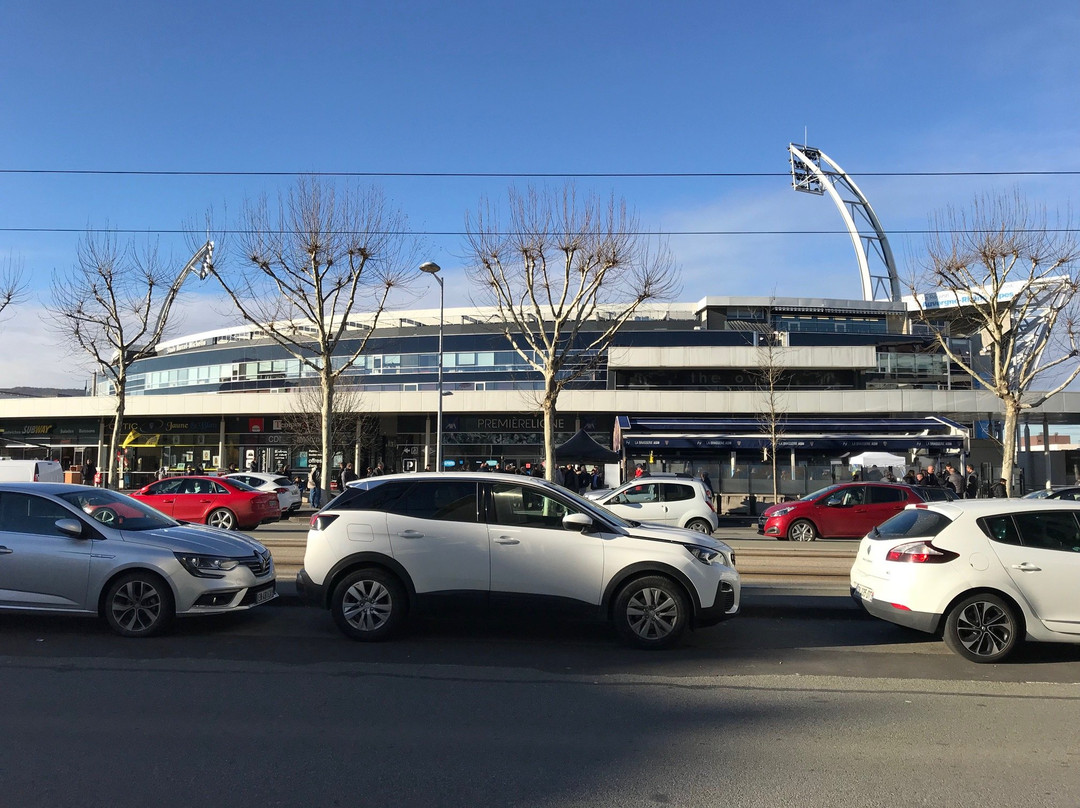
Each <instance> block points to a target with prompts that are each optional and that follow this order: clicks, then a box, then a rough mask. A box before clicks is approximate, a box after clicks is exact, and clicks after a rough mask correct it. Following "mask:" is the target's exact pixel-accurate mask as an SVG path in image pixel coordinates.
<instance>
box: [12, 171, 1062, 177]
mask: <svg viewBox="0 0 1080 808" xmlns="http://www.w3.org/2000/svg"><path fill="white" fill-rule="evenodd" d="M847 173H848V174H851V175H858V176H860V177H1074V176H1080V170H1075V171H1073V170H1050V171H1041V170H1029V169H1025V170H1021V171H848V172H847ZM0 174H9V175H11V174H31V175H42V174H50V175H57V176H105V177H108V176H126V177H343V178H348V177H357V178H359V177H395V178H398V177H404V178H409V177H412V178H429V179H430V178H446V179H458V178H461V179H515V178H519V179H686V178H703V179H714V178H732V179H744V178H755V177H769V178H772V177H789V176H791V174H790V172H787V171H535V172H529V171H180V170H165V169H130V170H129V169H98V168H0Z"/></svg>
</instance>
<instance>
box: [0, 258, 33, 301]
mask: <svg viewBox="0 0 1080 808" xmlns="http://www.w3.org/2000/svg"><path fill="white" fill-rule="evenodd" d="M26 288H27V285H26V278H25V276H24V274H23V264H22V260H21V259H16V258H15V257H14V256H13V255H9V256H8V257H7V259H6V260H5V261H4V264H3V267H2V268H0V316H2V315H3V314H4V312H6V311H7V310H8V308H9V307H11V306H14V305H16V304H17V303H21V302H22V301H23V300H25V299H26Z"/></svg>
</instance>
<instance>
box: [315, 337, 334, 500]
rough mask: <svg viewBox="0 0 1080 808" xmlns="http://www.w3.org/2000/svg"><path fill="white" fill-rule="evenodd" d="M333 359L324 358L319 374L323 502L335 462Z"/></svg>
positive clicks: (321, 495)
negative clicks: (332, 435) (328, 478)
mask: <svg viewBox="0 0 1080 808" xmlns="http://www.w3.org/2000/svg"><path fill="white" fill-rule="evenodd" d="M330 361H331V358H330V356H329V355H324V356H323V365H322V370H321V371H320V373H319V383H320V386H321V387H322V403H321V408H320V411H319V415H320V419H321V421H322V424H321V428H320V431H321V433H322V460H321V461H320V462H319V468H320V469H321V470H322V474H321V475H320V477H321V479H320V480H318V485H319V490H320V491H321V492H322V493H321V494H320V499H321V501H322V502H324V503H325V502H327V501H328V500H329V498H330V495H329V488H330V486H329V484H328V483H327V476H326V474H327V472H330V473H331V474H333V467H332V465H331V464H332V463H333V462H334V455H333V447H332V445H331V437H330V431H331V430H330V423H331V419H332V418H333V417H334V375H333V368H332V366H331V364H330Z"/></svg>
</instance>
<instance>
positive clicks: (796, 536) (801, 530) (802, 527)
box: [787, 519, 818, 541]
mask: <svg viewBox="0 0 1080 808" xmlns="http://www.w3.org/2000/svg"><path fill="white" fill-rule="evenodd" d="M787 537H788V538H789V539H790V540H791V541H814V540H815V539H816V538H817V537H818V532H817V528H815V527H814V523H813V522H811V521H810V520H809V519H796V520H795V521H794V522H792V523H791V525H790V526H789V527H788V530H787Z"/></svg>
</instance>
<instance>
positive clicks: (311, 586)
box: [296, 570, 326, 609]
mask: <svg viewBox="0 0 1080 808" xmlns="http://www.w3.org/2000/svg"><path fill="white" fill-rule="evenodd" d="M296 594H297V595H299V597H300V600H302V601H303V602H304V603H306V604H307V605H308V606H318V607H320V608H323V609H325V608H326V588H325V587H323V586H320V585H319V584H317V583H315V582H314V581H312V580H311V577H310V576H309V575H308V574H307V572H306V571H305V570H300V572H298V573H296Z"/></svg>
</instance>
